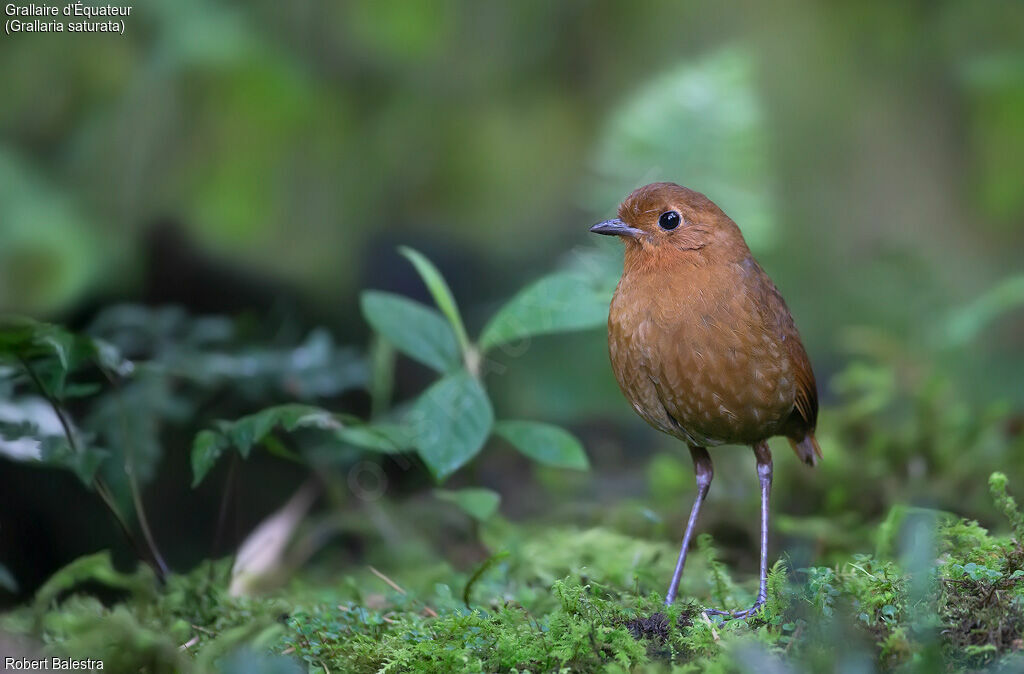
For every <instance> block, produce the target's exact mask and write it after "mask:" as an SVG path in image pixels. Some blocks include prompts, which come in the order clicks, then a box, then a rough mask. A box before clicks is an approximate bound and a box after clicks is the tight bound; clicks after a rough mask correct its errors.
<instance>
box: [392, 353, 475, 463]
mask: <svg viewBox="0 0 1024 674" xmlns="http://www.w3.org/2000/svg"><path fill="white" fill-rule="evenodd" d="M493 423H494V412H493V411H492V409H491V401H490V400H489V399H488V398H487V394H486V393H485V392H484V390H483V387H481V386H480V382H478V381H477V380H476V379H474V378H473V377H471V376H470V375H469V373H468V372H465V371H461V372H458V373H455V374H450V375H448V376H447V377H444V378H443V379H441V380H440V381H438V382H437V383H435V384H434V385H433V386H431V387H430V388H428V389H427V390H426V391H424V392H423V393H422V394H421V395H420V397H419V398H418V399H417V400H416V403H415V405H413V407H412V410H410V412H409V415H408V416H407V418H406V425H407V426H408V427H409V429H410V431H411V432H412V434H413V444H414V445H415V446H416V448H417V449H418V450H419V454H420V456H421V457H422V459H423V461H424V462H425V463H426V464H427V467H428V468H429V469H430V471H431V472H432V473H433V474H434V477H435V478H436V479H437V480H439V481H441V480H444V479H445V478H447V477H448V476H449V475H451V474H452V473H454V472H455V471H456V470H458V469H459V468H461V467H462V466H463V465H465V464H466V463H467V462H468V461H469V460H470V459H472V458H473V457H474V456H476V455H477V453H478V452H479V451H480V449H481V448H482V447H483V445H484V442H485V441H486V440H487V436H488V435H489V434H490V432H491V426H492V425H493Z"/></svg>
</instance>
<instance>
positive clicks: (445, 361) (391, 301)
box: [360, 290, 460, 373]
mask: <svg viewBox="0 0 1024 674" xmlns="http://www.w3.org/2000/svg"><path fill="white" fill-rule="evenodd" d="M360 304H361V305H362V309H363V316H364V317H365V318H366V321H367V322H368V323H369V324H370V325H371V326H373V329H374V330H376V331H377V332H378V333H380V334H381V335H382V336H383V337H384V338H385V339H387V340H388V341H389V342H391V344H392V345H393V346H394V347H395V348H396V349H398V350H399V351H401V352H402V353H404V354H405V355H407V356H409V357H410V358H414V359H415V360H418V361H419V362H421V363H423V364H424V365H426V366H427V367H431V368H433V369H435V370H437V371H438V372H441V373H445V372H451V371H452V370H454V369H456V368H457V367H458V366H459V363H460V359H459V345H458V344H457V343H456V341H455V333H454V332H452V327H451V325H449V324H448V322H447V321H446V320H445V319H444V317H443V316H441V314H439V313H437V312H436V311H434V310H433V309H430V308H429V307H425V306H423V305H422V304H420V303H419V302H414V301H412V300H410V299H407V298H405V297H402V296H401V295H394V294H392V293H385V292H379V291H376V290H368V291H366V292H364V293H363V295H362V298H361V302H360Z"/></svg>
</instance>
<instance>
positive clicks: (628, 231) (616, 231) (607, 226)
mask: <svg viewBox="0 0 1024 674" xmlns="http://www.w3.org/2000/svg"><path fill="white" fill-rule="evenodd" d="M590 231H592V232H593V233H594V234H607V235H608V236H628V237H629V238H631V239H636V238H638V237H639V236H640V235H641V234H643V233H644V232H643V230H642V229H637V228H635V227H630V226H629V225H627V224H626V223H624V222H623V221H622V220H619V219H618V218H615V219H614V220H605V221H604V222H599V223H597V224H596V225H594V226H593V227H591V228H590Z"/></svg>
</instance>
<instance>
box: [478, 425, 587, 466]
mask: <svg viewBox="0 0 1024 674" xmlns="http://www.w3.org/2000/svg"><path fill="white" fill-rule="evenodd" d="M494 432H495V434H496V435H500V436H501V437H503V438H504V439H505V440H508V441H509V442H510V443H512V444H513V445H515V447H516V449H518V450H519V451H520V452H522V453H523V454H525V455H526V456H528V457H530V458H531V459H533V460H534V461H536V462H538V463H543V464H545V465H548V466H555V467H556V468H574V469H576V470H586V469H587V468H589V467H590V463H589V462H588V461H587V454H586V452H584V451H583V445H582V444H580V441H579V440H577V439H576V438H575V436H573V434H572V433H570V432H569V431H567V430H565V429H564V428H560V427H558V426H552V425H551V424H542V423H539V422H536V421H499V422H498V423H496V424H494Z"/></svg>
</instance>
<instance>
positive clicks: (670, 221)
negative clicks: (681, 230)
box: [658, 211, 683, 229]
mask: <svg viewBox="0 0 1024 674" xmlns="http://www.w3.org/2000/svg"><path fill="white" fill-rule="evenodd" d="M682 220H683V219H682V218H681V217H679V213H677V212H676V211H665V212H664V213H662V214H661V217H660V218H658V226H659V227H661V228H662V229H675V228H676V227H678V226H679V223H680V222H682Z"/></svg>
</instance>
